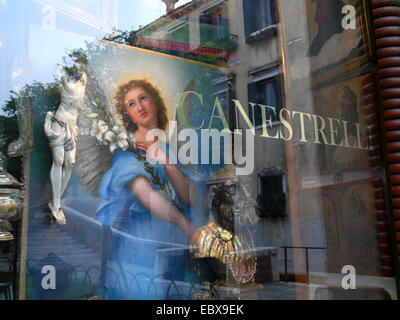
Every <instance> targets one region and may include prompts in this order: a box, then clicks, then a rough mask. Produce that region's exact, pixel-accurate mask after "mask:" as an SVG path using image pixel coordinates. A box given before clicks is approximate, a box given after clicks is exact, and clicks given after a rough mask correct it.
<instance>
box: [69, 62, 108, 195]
mask: <svg viewBox="0 0 400 320" xmlns="http://www.w3.org/2000/svg"><path fill="white" fill-rule="evenodd" d="M86 73H87V78H88V81H87V86H86V91H85V102H84V107H83V110H82V111H81V113H80V115H79V117H78V128H79V131H78V132H79V135H78V139H77V144H76V166H75V169H76V174H77V176H78V178H79V179H80V181H81V184H82V185H83V186H84V188H85V189H86V190H87V191H89V192H90V193H91V194H93V195H94V196H97V195H98V192H99V186H100V183H101V179H102V178H103V176H104V174H105V173H106V172H107V171H108V170H109V169H110V167H111V163H112V154H111V152H110V151H109V147H108V146H105V145H101V144H100V143H99V142H98V141H97V139H96V137H93V136H90V135H89V133H90V130H91V127H92V124H93V121H94V120H100V119H103V120H104V119H105V118H106V117H107V114H108V115H109V116H111V117H112V116H113V115H114V114H115V113H114V112H113V105H112V102H111V99H110V97H109V96H108V94H107V93H106V91H105V90H104V88H103V87H102V85H101V83H100V82H99V80H98V79H97V78H96V75H95V73H94V72H93V71H91V69H90V68H89V67H88V68H87V71H86ZM99 104H101V106H100V105H99ZM99 107H101V108H99ZM100 110H101V111H100Z"/></svg>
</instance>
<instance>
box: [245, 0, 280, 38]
mask: <svg viewBox="0 0 400 320" xmlns="http://www.w3.org/2000/svg"><path fill="white" fill-rule="evenodd" d="M243 9H244V23H245V33H246V36H256V35H255V34H256V33H263V32H265V31H266V30H267V29H270V28H271V27H272V26H274V25H276V23H277V10H276V0H243Z"/></svg>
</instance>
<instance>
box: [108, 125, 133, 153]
mask: <svg viewBox="0 0 400 320" xmlns="http://www.w3.org/2000/svg"><path fill="white" fill-rule="evenodd" d="M114 129H116V130H114ZM117 129H118V128H116V127H115V126H114V128H113V131H114V132H116V133H117V134H115V133H114V132H111V131H108V132H106V134H105V135H107V137H105V140H107V141H109V143H110V152H111V153H114V151H115V149H117V148H121V149H122V150H124V151H125V150H126V149H128V147H129V144H128V141H127V139H128V136H127V134H126V131H122V132H119V133H118V130H117Z"/></svg>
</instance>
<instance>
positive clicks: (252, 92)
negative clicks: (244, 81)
mask: <svg viewBox="0 0 400 320" xmlns="http://www.w3.org/2000/svg"><path fill="white" fill-rule="evenodd" d="M247 94H248V97H249V99H248V102H249V103H248V108H249V119H250V121H251V122H252V123H253V108H252V107H251V105H250V102H253V103H258V101H257V88H256V83H255V82H251V83H249V84H248V85H247ZM257 109H258V108H257V107H254V111H255V115H254V121H255V124H257V116H258V114H257Z"/></svg>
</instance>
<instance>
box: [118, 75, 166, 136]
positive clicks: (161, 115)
mask: <svg viewBox="0 0 400 320" xmlns="http://www.w3.org/2000/svg"><path fill="white" fill-rule="evenodd" d="M134 88H142V89H144V90H145V91H146V92H147V93H148V94H149V95H150V97H151V99H152V100H153V102H154V104H155V106H156V107H157V111H158V112H157V122H158V128H159V129H161V130H166V129H167V127H168V116H167V108H166V107H165V104H164V101H163V99H162V98H161V95H160V92H159V91H158V89H157V88H156V87H154V86H153V85H152V84H151V83H150V82H148V81H147V80H130V81H129V82H127V83H125V84H122V85H120V86H119V87H118V89H117V93H116V94H115V97H114V99H115V101H116V105H115V106H116V109H117V112H118V113H119V114H121V115H122V119H123V122H124V125H125V129H126V130H127V131H130V132H135V131H136V130H137V125H136V123H134V122H132V120H131V118H130V117H129V114H128V112H127V111H126V109H125V97H126V94H127V93H128V92H129V91H130V90H131V89H134Z"/></svg>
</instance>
